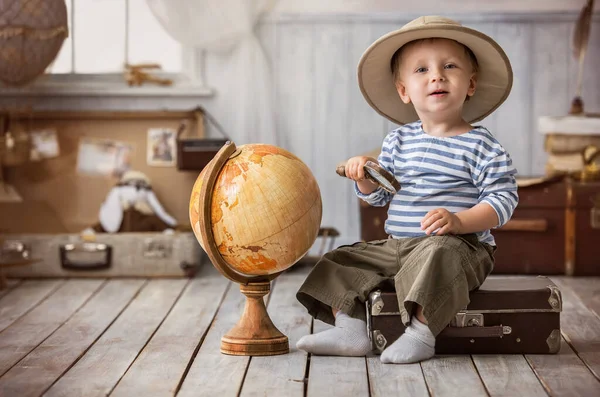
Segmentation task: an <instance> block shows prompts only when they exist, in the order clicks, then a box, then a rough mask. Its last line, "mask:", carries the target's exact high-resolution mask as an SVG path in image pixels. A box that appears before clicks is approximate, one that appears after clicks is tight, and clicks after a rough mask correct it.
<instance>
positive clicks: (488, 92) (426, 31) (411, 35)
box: [358, 16, 513, 124]
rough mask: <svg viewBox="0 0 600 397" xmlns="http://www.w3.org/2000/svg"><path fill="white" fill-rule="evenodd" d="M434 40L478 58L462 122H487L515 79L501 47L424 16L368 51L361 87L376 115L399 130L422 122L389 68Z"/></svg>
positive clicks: (470, 31) (462, 28) (473, 32)
mask: <svg viewBox="0 0 600 397" xmlns="http://www.w3.org/2000/svg"><path fill="white" fill-rule="evenodd" d="M430 38H444V39H451V40H455V41H457V42H459V43H461V44H464V45H465V46H467V47H468V48H469V49H471V51H472V52H473V54H474V55H475V57H476V58H477V63H478V65H479V71H478V73H477V89H476V91H475V94H474V95H473V96H472V97H471V100H469V101H467V102H465V104H464V106H463V118H464V119H465V120H466V121H467V122H469V123H472V122H475V121H479V120H481V119H483V118H485V117H486V116H488V115H489V114H490V113H492V112H493V111H494V110H496V109H497V108H498V107H499V106H500V105H501V104H502V102H504V100H506V98H507V97H508V94H509V93H510V90H511V88H512V82H513V73H512V68H511V66H510V61H509V60H508V57H507V56H506V54H505V53H504V51H503V50H502V48H501V47H500V46H499V45H498V43H496V42H495V41H494V40H492V39H491V38H490V37H488V36H486V35H485V34H483V33H481V32H478V31H476V30H473V29H470V28H467V27H465V26H462V25H461V24H460V23H458V22H456V21H453V20H452V19H449V18H444V17H439V16H423V17H419V18H417V19H415V20H413V21H411V22H409V23H407V24H406V25H404V26H403V27H402V28H400V29H399V30H396V31H393V32H390V33H388V34H386V35H384V36H382V37H381V38H379V39H378V40H377V41H375V42H374V43H373V44H372V45H371V46H370V47H369V48H367V50H366V51H365V53H364V54H363V55H362V57H361V59H360V61H359V63H358V85H359V87H360V90H361V92H362V94H363V95H364V97H365V99H366V100H367V102H368V103H369V105H371V107H373V109H375V110H376V111H377V113H379V114H381V115H382V116H384V117H386V118H387V119H389V120H391V121H393V122H395V123H397V124H407V123H412V122H414V121H417V120H418V119H419V116H417V112H416V111H415V109H414V107H413V105H412V104H410V103H409V104H405V103H404V102H402V100H401V99H400V96H399V95H398V92H397V91H396V86H395V84H394V77H393V76H392V69H391V65H390V63H391V60H392V56H393V55H394V53H395V52H396V51H397V50H398V49H399V48H400V47H402V46H403V45H405V44H407V43H409V42H411V41H414V40H419V39H430Z"/></svg>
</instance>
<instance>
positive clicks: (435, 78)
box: [431, 72, 446, 83]
mask: <svg viewBox="0 0 600 397" xmlns="http://www.w3.org/2000/svg"><path fill="white" fill-rule="evenodd" d="M445 80H446V78H445V77H444V74H443V73H439V72H434V73H432V75H431V82H432V83H435V82H437V81H445Z"/></svg>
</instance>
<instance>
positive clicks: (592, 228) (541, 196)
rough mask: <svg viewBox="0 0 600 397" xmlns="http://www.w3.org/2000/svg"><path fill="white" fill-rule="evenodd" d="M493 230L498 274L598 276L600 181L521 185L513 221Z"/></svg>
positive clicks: (564, 181) (562, 179)
mask: <svg viewBox="0 0 600 397" xmlns="http://www.w3.org/2000/svg"><path fill="white" fill-rule="evenodd" d="M492 234H493V235H494V238H495V239H496V244H497V246H498V249H497V250H496V253H495V255H494V257H495V265H494V273H496V274H499V273H521V274H523V273H525V274H566V275H569V276H588V275H589V276H591V275H596V276H597V275H600V244H599V242H600V182H579V181H575V180H573V179H571V178H552V179H548V180H542V181H541V182H539V183H534V184H531V185H529V186H519V205H518V206H517V208H516V209H515V212H514V213H513V216H512V218H511V220H510V221H509V222H508V223H507V224H506V225H504V226H503V227H501V228H498V229H494V230H492Z"/></svg>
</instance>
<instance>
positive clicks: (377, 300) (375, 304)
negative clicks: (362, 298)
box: [369, 290, 383, 316]
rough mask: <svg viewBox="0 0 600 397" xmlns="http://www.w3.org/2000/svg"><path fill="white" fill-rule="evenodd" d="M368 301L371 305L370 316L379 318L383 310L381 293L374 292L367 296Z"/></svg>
mask: <svg viewBox="0 0 600 397" xmlns="http://www.w3.org/2000/svg"><path fill="white" fill-rule="evenodd" d="M369 301H370V303H371V315H373V316H379V314H380V313H381V311H382V310H383V299H381V291H380V290H376V291H373V292H371V294H370V295H369Z"/></svg>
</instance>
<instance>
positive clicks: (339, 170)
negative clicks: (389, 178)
mask: <svg viewBox="0 0 600 397" xmlns="http://www.w3.org/2000/svg"><path fill="white" fill-rule="evenodd" d="M363 169H364V168H363ZM335 173H336V174H338V175H339V176H343V177H344V178H347V176H346V167H345V166H343V165H338V166H337V167H336V169H335ZM365 178H367V179H370V180H372V181H373V182H375V183H378V182H377V181H376V180H375V179H374V178H373V177H372V176H371V175H369V174H368V173H367V172H365Z"/></svg>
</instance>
